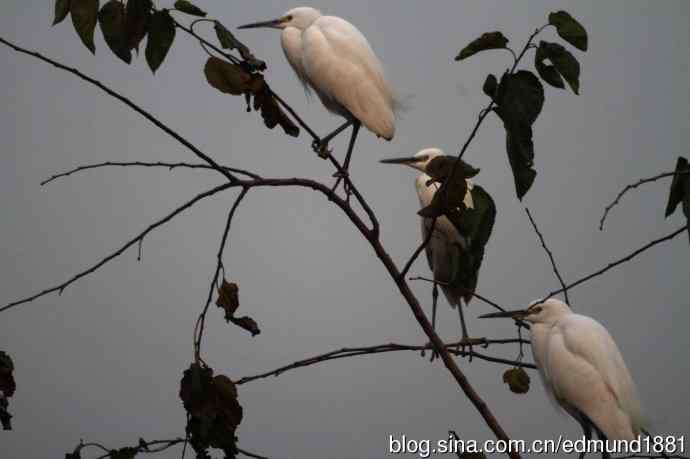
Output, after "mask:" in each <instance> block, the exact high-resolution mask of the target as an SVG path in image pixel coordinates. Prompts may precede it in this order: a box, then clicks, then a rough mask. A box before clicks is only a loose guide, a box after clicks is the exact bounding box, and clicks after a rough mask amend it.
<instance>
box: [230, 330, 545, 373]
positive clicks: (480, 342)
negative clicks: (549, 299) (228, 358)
mask: <svg viewBox="0 0 690 459" xmlns="http://www.w3.org/2000/svg"><path fill="white" fill-rule="evenodd" d="M519 342H523V344H524V343H527V344H529V341H526V340H519V339H516V338H512V339H486V338H473V339H469V340H467V341H458V342H456V343H449V344H447V345H446V350H447V351H448V352H450V353H451V354H453V355H456V356H459V357H466V356H470V355H471V356H473V357H477V358H479V359H483V360H487V361H489V362H496V363H502V364H506V365H513V366H515V365H518V366H523V367H526V368H536V367H535V366H534V365H533V364H531V363H521V362H517V361H512V360H505V359H501V358H497V357H491V356H487V355H484V354H480V353H477V352H475V351H467V352H466V351H462V350H458V348H459V347H460V346H463V345H465V346H467V345H472V346H482V347H488V346H489V345H492V344H514V343H519ZM431 349H433V346H432V345H431V344H430V343H429V344H425V345H423V346H411V345H405V344H396V343H389V344H380V345H378V346H367V347H344V348H342V349H338V350H335V351H331V352H327V353H325V354H320V355H317V356H314V357H309V358H306V359H303V360H298V361H296V362H294V363H291V364H289V365H285V366H282V367H280V368H277V369H275V370H271V371H267V372H265V373H261V374H258V375H255V376H245V377H243V378H240V379H239V380H237V381H235V384H238V385H239V384H246V383H248V382H251V381H255V380H257V379H263V378H267V377H269V376H280V375H281V374H283V373H285V372H286V371H289V370H294V369H297V368H303V367H308V366H311V365H315V364H318V363H322V362H327V361H329V360H338V359H344V358H348V357H356V356H360V355H371V354H383V353H388V352H398V351H417V352H419V351H426V350H431Z"/></svg>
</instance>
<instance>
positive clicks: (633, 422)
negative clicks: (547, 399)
mask: <svg viewBox="0 0 690 459" xmlns="http://www.w3.org/2000/svg"><path fill="white" fill-rule="evenodd" d="M543 364H544V366H545V373H546V374H547V376H548V379H549V381H550V382H551V384H552V387H553V391H554V395H555V397H556V399H557V400H559V402H561V403H563V404H564V405H566V406H571V407H574V408H576V409H577V410H579V411H580V412H582V413H584V414H585V415H586V416H587V417H588V418H589V419H590V420H591V421H592V422H594V424H595V425H596V426H597V427H599V429H600V430H601V431H602V432H604V434H605V435H606V436H607V437H608V438H609V439H626V440H629V439H633V438H635V437H636V436H637V435H638V434H639V432H640V428H641V425H640V424H641V420H640V405H639V399H638V397H637V391H636V389H635V384H634V382H633V381H632V378H631V377H630V373H629V372H628V369H627V367H626V365H625V362H624V361H623V357H622V356H621V354H620V351H619V350H618V347H617V346H616V343H615V342H614V341H613V339H612V338H611V335H609V333H608V331H607V330H606V329H605V328H604V327H603V326H602V325H601V324H599V323H598V322H597V321H595V320H593V319H591V318H589V317H585V316H581V315H578V314H573V315H570V316H568V317H566V318H564V319H561V320H560V321H559V322H558V323H557V324H556V325H555V326H554V327H553V328H552V329H551V331H550V332H549V336H548V342H547V346H546V356H545V358H544V363H543Z"/></svg>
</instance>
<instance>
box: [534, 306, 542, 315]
mask: <svg viewBox="0 0 690 459" xmlns="http://www.w3.org/2000/svg"><path fill="white" fill-rule="evenodd" d="M542 309H543V308H542V307H541V306H537V307H536V308H534V309H532V313H533V314H539V313H540V312H541V310H542Z"/></svg>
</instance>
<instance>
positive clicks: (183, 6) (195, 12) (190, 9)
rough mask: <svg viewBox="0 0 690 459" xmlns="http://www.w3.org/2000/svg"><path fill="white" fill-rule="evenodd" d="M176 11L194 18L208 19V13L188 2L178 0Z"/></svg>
mask: <svg viewBox="0 0 690 459" xmlns="http://www.w3.org/2000/svg"><path fill="white" fill-rule="evenodd" d="M175 9H176V10H177V11H182V12H183V13H187V14H191V15H192V16H200V17H202V18H204V17H206V12H205V11H204V10H202V9H201V8H199V7H198V6H196V5H194V4H193V3H191V2H188V1H187V0H177V1H176V2H175Z"/></svg>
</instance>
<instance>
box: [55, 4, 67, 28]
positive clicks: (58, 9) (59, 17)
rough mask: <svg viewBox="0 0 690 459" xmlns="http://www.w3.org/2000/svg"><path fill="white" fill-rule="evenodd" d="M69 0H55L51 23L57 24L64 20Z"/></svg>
mask: <svg viewBox="0 0 690 459" xmlns="http://www.w3.org/2000/svg"><path fill="white" fill-rule="evenodd" d="M69 1H70V0H55V19H53V25H55V24H59V23H61V22H62V21H64V20H65V18H66V17H67V15H68V14H69Z"/></svg>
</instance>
